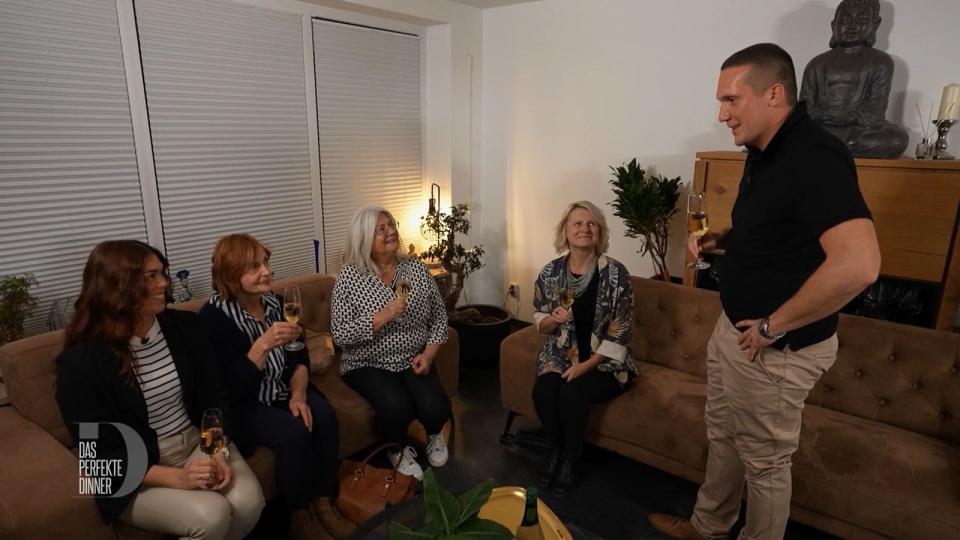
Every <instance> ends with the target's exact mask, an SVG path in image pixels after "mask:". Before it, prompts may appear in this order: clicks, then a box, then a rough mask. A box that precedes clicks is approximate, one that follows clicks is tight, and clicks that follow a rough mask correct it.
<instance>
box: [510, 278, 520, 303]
mask: <svg viewBox="0 0 960 540" xmlns="http://www.w3.org/2000/svg"><path fill="white" fill-rule="evenodd" d="M507 296H509V297H510V298H517V299H519V298H520V285H519V284H518V283H516V282H511V283H510V286H509V287H507Z"/></svg>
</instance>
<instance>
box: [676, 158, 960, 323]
mask: <svg viewBox="0 0 960 540" xmlns="http://www.w3.org/2000/svg"><path fill="white" fill-rule="evenodd" d="M745 159H746V154H745V153H743V152H698V153H697V161H696V163H695V166H694V180H693V189H694V190H695V191H703V192H706V194H707V209H708V213H709V216H710V228H711V229H716V230H721V229H725V228H727V227H729V226H730V213H731V210H732V209H733V203H734V201H735V200H736V198H737V189H738V186H739V184H740V177H741V175H742V173H743V162H744V160H745ZM856 164H857V174H858V176H859V178H860V191H861V192H862V193H863V197H864V199H865V200H866V202H867V206H869V207H870V211H871V212H872V213H873V220H874V223H875V225H876V228H877V237H878V239H879V241H880V253H881V255H882V257H883V262H882V263H881V266H880V273H881V275H883V276H887V277H892V278H898V279H906V280H913V281H920V282H925V283H930V284H933V285H936V286H939V295H938V297H937V298H938V305H937V306H936V328H937V329H940V330H950V329H952V328H953V324H954V319H955V317H956V314H957V307H958V305H960V236H958V234H957V227H958V222H960V161H926V160H921V161H917V160H913V159H857V160H856ZM691 261H692V257H691V256H690V254H689V253H687V263H689V262H691ZM683 282H684V284H685V285H693V284H694V283H695V282H696V270H693V269H690V268H687V270H686V271H685V273H684V279H683Z"/></svg>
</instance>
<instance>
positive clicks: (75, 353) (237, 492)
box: [56, 240, 264, 539]
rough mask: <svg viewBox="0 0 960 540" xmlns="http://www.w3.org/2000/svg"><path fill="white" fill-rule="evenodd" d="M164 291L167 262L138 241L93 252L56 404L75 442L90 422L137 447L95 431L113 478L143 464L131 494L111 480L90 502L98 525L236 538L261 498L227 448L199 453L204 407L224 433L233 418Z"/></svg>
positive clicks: (186, 320) (192, 329)
mask: <svg viewBox="0 0 960 540" xmlns="http://www.w3.org/2000/svg"><path fill="white" fill-rule="evenodd" d="M169 284H170V278H169V277H168V275H167V260H166V259H165V258H164V256H163V254H162V253H160V252H159V251H158V250H157V249H155V248H153V247H152V246H150V245H148V244H146V243H144V242H140V241H139V240H111V241H106V242H102V243H100V244H98V245H97V246H96V247H95V248H94V249H93V251H92V252H91V253H90V256H89V257H88V258H87V263H86V266H85V267H84V270H83V285H82V288H81V290H80V296H79V298H78V299H77V303H76V308H75V310H74V313H73V318H72V319H71V321H70V324H69V325H68V326H67V329H66V336H65V339H64V351H63V353H62V354H61V355H60V357H59V358H58V359H57V363H58V366H57V391H56V396H57V404H58V405H59V406H60V413H61V415H62V416H63V420H64V423H65V424H66V425H67V429H68V430H70V434H71V435H72V436H73V440H74V441H75V442H77V443H78V444H80V442H81V439H82V438H83V436H84V433H83V432H82V431H81V430H80V428H79V425H78V424H79V423H90V422H97V423H101V424H103V423H107V422H110V423H114V424H115V425H121V424H122V425H123V426H125V427H127V428H128V429H132V430H133V431H134V432H135V433H136V435H139V439H140V440H142V441H143V444H144V446H145V448H144V449H145V450H146V455H145V456H141V455H140V454H138V453H137V449H136V448H131V446H133V445H128V438H127V437H124V436H123V434H122V433H121V432H120V431H119V430H118V429H116V428H114V427H111V426H103V425H101V426H100V428H99V430H98V431H97V432H96V439H94V440H93V441H92V442H95V443H96V450H95V455H96V459H97V460H114V459H115V460H118V461H119V462H120V471H121V474H122V475H129V474H136V472H135V471H137V468H138V467H137V461H138V459H145V460H146V463H145V464H144V465H145V468H146V472H145V474H144V475H143V477H142V478H137V479H136V481H135V482H134V485H136V486H137V488H136V489H135V490H134V491H133V492H132V493H127V494H124V493H122V492H123V487H124V486H127V485H129V484H130V482H129V480H130V478H119V477H118V478H112V479H111V480H112V487H113V488H114V489H113V491H112V492H111V493H104V494H101V495H99V496H97V497H96V503H97V508H98V509H99V510H100V515H101V516H102V517H103V519H104V521H106V522H111V521H113V520H114V519H120V520H122V521H126V522H127V523H130V524H132V525H135V526H137V527H140V528H142V529H146V530H150V531H155V532H160V533H165V534H172V535H175V536H179V537H181V538H214V539H218V538H237V539H239V538H243V537H244V536H245V535H246V534H248V533H249V532H250V531H251V530H252V529H253V527H254V525H256V523H257V519H258V518H259V516H260V511H261V510H262V509H263V506H264V501H263V493H262V492H261V490H260V483H259V482H258V481H257V477H256V476H255V475H254V474H253V471H251V470H250V467H249V466H247V464H246V463H245V462H244V460H243V457H242V456H241V455H240V452H239V451H237V449H236V447H234V446H233V445H232V444H230V445H229V446H228V447H227V448H225V449H224V450H226V451H220V452H216V453H214V454H213V456H206V455H204V454H203V453H202V452H201V450H200V432H199V430H198V429H197V428H198V427H199V426H200V425H201V422H202V417H203V414H204V412H205V411H206V410H208V409H220V411H221V415H222V419H223V423H224V431H225V433H226V435H227V436H228V437H229V436H231V435H232V434H233V433H234V431H233V427H234V426H236V419H235V418H234V417H233V415H232V414H231V411H230V409H229V402H228V401H227V399H226V392H225V391H224V388H223V385H222V384H221V380H220V374H219V370H218V369H217V366H216V363H215V361H214V355H213V352H212V350H211V348H210V344H209V341H208V340H207V338H206V336H205V335H204V334H203V332H202V331H201V328H200V321H199V319H198V318H197V314H196V313H191V312H188V311H178V310H174V309H167V302H168V301H169V300H170V297H169V292H168V286H169ZM87 444H90V443H89V442H88V443H87ZM231 449H232V451H231ZM81 457H83V456H81ZM141 474H143V473H142V472H141Z"/></svg>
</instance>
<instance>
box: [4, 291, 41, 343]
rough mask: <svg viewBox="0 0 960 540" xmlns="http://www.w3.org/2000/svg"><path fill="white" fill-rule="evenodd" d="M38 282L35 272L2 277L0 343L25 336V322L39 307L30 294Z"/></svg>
mask: <svg viewBox="0 0 960 540" xmlns="http://www.w3.org/2000/svg"><path fill="white" fill-rule="evenodd" d="M36 284H37V280H36V278H34V277H33V274H24V275H22V276H3V277H0V345H3V344H4V343H9V342H11V341H16V340H18V339H20V338H22V337H23V323H24V321H26V320H27V318H28V317H30V315H33V310H34V308H36V307H37V299H36V298H34V297H33V295H32V294H30V288H31V287H33V286H34V285H36Z"/></svg>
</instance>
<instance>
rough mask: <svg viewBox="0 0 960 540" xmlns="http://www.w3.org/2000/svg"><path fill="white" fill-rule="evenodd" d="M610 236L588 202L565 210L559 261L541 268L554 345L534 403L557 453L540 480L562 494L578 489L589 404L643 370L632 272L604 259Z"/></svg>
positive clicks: (544, 330) (539, 317)
mask: <svg viewBox="0 0 960 540" xmlns="http://www.w3.org/2000/svg"><path fill="white" fill-rule="evenodd" d="M608 247H609V231H608V229H607V223H606V219H605V218H604V216H603V213H602V212H601V211H600V209H599V208H597V207H596V206H595V205H594V204H593V203H591V202H589V201H577V202H575V203H571V204H569V205H567V207H566V209H564V211H563V214H562V215H561V217H560V221H559V223H557V226H556V230H555V237H554V248H555V249H556V250H557V253H560V254H561V256H560V257H558V258H556V259H554V260H552V261H550V262H549V263H547V265H546V266H544V267H543V269H542V270H540V274H539V276H538V277H537V281H536V284H535V289H534V299H533V308H534V314H533V317H534V321H535V322H534V324H536V325H537V330H538V331H539V332H540V333H541V334H545V335H546V336H547V337H548V339H547V341H546V343H545V344H544V346H543V349H542V350H541V352H540V356H539V358H538V359H537V380H536V383H535V384H534V386H533V401H534V405H535V408H536V411H537V416H538V417H539V418H540V423H541V424H542V425H543V428H544V431H545V432H546V434H547V437H548V439H549V440H550V445H551V449H550V452H549V453H548V455H547V458H546V461H545V463H544V468H543V472H542V474H541V476H540V481H541V482H542V483H544V484H546V485H551V484H552V486H553V492H554V494H555V495H557V496H564V495H566V494H568V493H569V492H570V491H572V490H573V488H574V486H575V482H576V477H575V475H574V467H575V464H576V461H577V459H578V458H579V456H580V452H581V450H582V448H583V435H584V431H585V429H586V425H587V417H588V414H589V408H590V406H591V405H594V404H596V403H601V402H603V401H607V400H610V399H612V398H614V397H616V396H618V395H620V394H622V393H623V392H624V391H625V390H626V386H627V384H628V383H629V382H630V381H631V380H632V379H634V378H635V377H636V375H637V369H636V366H634V364H633V359H632V358H631V357H630V350H629V346H630V333H631V330H632V328H633V292H632V289H631V286H630V272H629V271H628V270H627V269H626V267H624V266H623V265H622V264H620V263H619V262H618V261H616V260H614V259H613V258H612V257H608V256H606V255H605V254H604V253H605V252H606V251H607V248H608Z"/></svg>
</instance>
